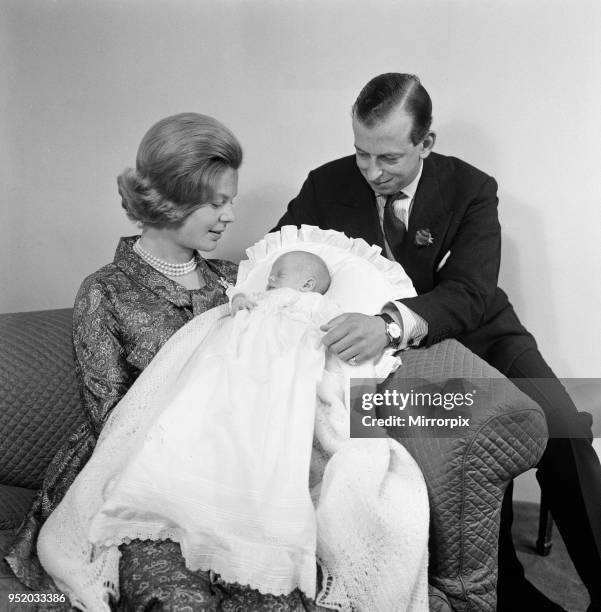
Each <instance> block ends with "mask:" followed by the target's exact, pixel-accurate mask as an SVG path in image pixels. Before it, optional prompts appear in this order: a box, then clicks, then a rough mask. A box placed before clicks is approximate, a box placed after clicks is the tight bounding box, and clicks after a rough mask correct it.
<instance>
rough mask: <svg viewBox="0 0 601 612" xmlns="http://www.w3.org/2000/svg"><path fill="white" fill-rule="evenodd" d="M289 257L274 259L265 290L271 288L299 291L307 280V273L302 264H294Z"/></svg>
mask: <svg viewBox="0 0 601 612" xmlns="http://www.w3.org/2000/svg"><path fill="white" fill-rule="evenodd" d="M290 260H291V258H290V257H280V258H279V259H276V260H275V262H274V264H273V266H272V267H271V271H270V272H269V277H268V279H267V287H266V289H267V291H269V290H271V289H281V288H282V287H288V288H289V289H297V290H298V291H300V290H301V289H302V287H303V286H304V284H305V283H306V281H307V278H308V274H307V273H306V272H305V271H303V268H302V266H300V265H294V263H293V262H292V261H290Z"/></svg>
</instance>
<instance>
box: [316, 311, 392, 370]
mask: <svg viewBox="0 0 601 612" xmlns="http://www.w3.org/2000/svg"><path fill="white" fill-rule="evenodd" d="M320 329H321V330H322V331H325V332H327V333H326V335H325V336H324V337H323V338H322V342H323V343H324V344H325V345H326V346H327V347H328V348H329V349H331V350H332V351H333V352H334V353H336V355H338V357H340V359H342V360H343V361H348V362H350V361H351V359H353V362H351V363H353V364H358V363H363V362H364V361H368V360H370V359H376V358H378V357H380V355H381V354H382V352H383V351H384V349H385V348H386V347H387V346H388V336H387V335H386V323H384V321H383V319H382V318H381V317H374V316H369V315H364V314H359V313H357V312H351V313H345V314H341V315H339V316H337V317H334V318H333V319H332V320H331V321H328V322H327V323H326V324H325V325H322V326H321V328H320Z"/></svg>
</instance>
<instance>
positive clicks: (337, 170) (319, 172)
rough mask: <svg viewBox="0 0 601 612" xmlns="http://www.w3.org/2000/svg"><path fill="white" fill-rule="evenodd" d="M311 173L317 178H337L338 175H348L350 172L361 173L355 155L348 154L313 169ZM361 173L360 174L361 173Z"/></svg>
mask: <svg viewBox="0 0 601 612" xmlns="http://www.w3.org/2000/svg"><path fill="white" fill-rule="evenodd" d="M310 174H311V175H312V176H314V177H316V178H318V179H319V178H328V179H332V178H336V177H341V178H342V177H344V178H346V177H348V175H349V174H359V170H358V168H357V162H356V161H355V156H354V155H346V156H345V157H340V158H339V159H334V160H333V161H329V162H327V163H325V164H323V165H321V166H319V167H317V168H315V169H314V170H311V172H310ZM359 175H360V174H359Z"/></svg>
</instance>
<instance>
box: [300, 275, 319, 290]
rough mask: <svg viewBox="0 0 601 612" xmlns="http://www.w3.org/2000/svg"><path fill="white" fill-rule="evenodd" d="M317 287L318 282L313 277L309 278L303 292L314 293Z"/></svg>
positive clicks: (302, 288)
mask: <svg viewBox="0 0 601 612" xmlns="http://www.w3.org/2000/svg"><path fill="white" fill-rule="evenodd" d="M315 285H317V280H316V279H314V278H313V277H311V278H308V279H307V280H306V281H305V282H304V284H303V286H302V287H301V291H314V290H315Z"/></svg>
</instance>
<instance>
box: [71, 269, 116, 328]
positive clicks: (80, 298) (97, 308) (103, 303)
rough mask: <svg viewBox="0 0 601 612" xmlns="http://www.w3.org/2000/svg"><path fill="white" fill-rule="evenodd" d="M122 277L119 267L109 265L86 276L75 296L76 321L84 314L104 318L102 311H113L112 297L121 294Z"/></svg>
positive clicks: (74, 313)
mask: <svg viewBox="0 0 601 612" xmlns="http://www.w3.org/2000/svg"><path fill="white" fill-rule="evenodd" d="M122 275H123V274H122V272H121V271H120V270H119V268H118V266H116V265H115V264H114V263H109V264H106V265H105V266H102V268H100V269H98V270H96V272H92V274H90V275H88V276H86V278H84V280H83V281H82V283H81V285H80V286H79V290H78V291H77V295H76V296H75V303H74V306H73V316H74V320H78V319H79V318H80V317H81V316H82V315H83V313H88V314H92V313H93V314H94V316H96V317H98V316H100V317H102V316H103V315H102V314H100V313H101V311H106V310H111V308H112V307H111V305H110V304H111V302H112V301H113V300H112V297H113V295H118V294H119V287H120V285H121V284H122V279H121V277H122Z"/></svg>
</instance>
